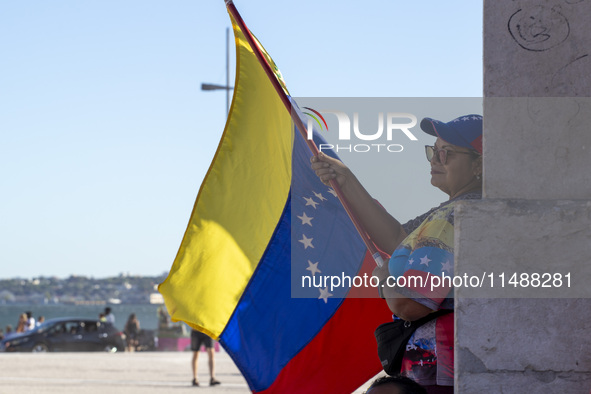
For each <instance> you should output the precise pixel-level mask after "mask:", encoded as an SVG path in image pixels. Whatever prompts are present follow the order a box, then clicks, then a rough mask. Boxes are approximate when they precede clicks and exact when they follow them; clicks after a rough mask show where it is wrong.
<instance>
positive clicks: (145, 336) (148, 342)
mask: <svg viewBox="0 0 591 394" xmlns="http://www.w3.org/2000/svg"><path fill="white" fill-rule="evenodd" d="M137 339H138V345H137V347H136V349H135V350H136V351H138V352H145V351H153V350H156V349H157V348H158V335H157V334H156V330H145V329H141V330H140V332H139V333H138V337H137Z"/></svg>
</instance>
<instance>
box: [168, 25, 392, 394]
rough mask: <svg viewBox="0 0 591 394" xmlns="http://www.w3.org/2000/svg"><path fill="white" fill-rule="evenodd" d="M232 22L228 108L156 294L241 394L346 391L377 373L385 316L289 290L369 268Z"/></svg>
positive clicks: (371, 303)
mask: <svg viewBox="0 0 591 394" xmlns="http://www.w3.org/2000/svg"><path fill="white" fill-rule="evenodd" d="M232 24H233V27H234V35H235V41H236V48H237V56H236V57H237V72H236V84H235V85H236V86H235V90H234V98H233V102H232V107H231V110H230V114H229V115H228V121H227V123H226V128H225V130H224V134H223V136H222V140H221V142H220V144H219V147H218V150H217V153H216V155H215V157H214V160H213V162H212V164H211V166H210V169H209V171H208V173H207V175H206V177H205V180H204V182H203V184H202V185H201V189H200V191H199V194H198V196H197V201H196V202H195V206H194V209H193V212H192V214H191V218H190V221H189V225H188V227H187V230H186V233H185V236H184V238H183V240H182V243H181V246H180V248H179V252H178V254H177V256H176V258H175V260H174V263H173V266H172V268H171V271H170V273H169V275H168V277H167V278H166V280H165V281H164V282H163V283H162V284H161V285H160V287H159V290H160V292H161V293H162V294H163V296H164V300H165V302H166V306H167V308H168V310H169V312H170V314H171V316H172V319H173V320H174V321H179V320H182V321H184V322H186V323H187V324H189V325H190V326H191V327H193V328H195V329H197V330H200V331H202V332H204V333H206V334H208V335H210V336H211V337H213V338H215V339H217V340H219V341H220V343H221V344H222V346H223V347H224V349H225V350H226V351H227V352H228V353H229V354H230V356H231V357H232V358H233V360H234V362H235V363H236V365H237V366H238V368H239V369H240V370H241V372H242V373H243V375H244V377H245V379H246V381H247V382H248V384H249V386H250V388H251V390H252V391H253V392H264V393H348V392H351V391H353V390H355V389H356V388H357V387H359V386H360V385H361V384H363V383H364V382H366V381H367V380H368V379H370V378H371V377H372V376H373V375H375V374H376V373H377V372H379V371H380V369H381V365H380V363H379V360H378V357H377V350H376V344H375V339H374V337H373V331H374V329H375V328H376V327H377V326H378V325H379V324H381V323H383V322H385V321H387V320H388V319H389V318H390V312H389V311H388V308H387V307H386V305H385V303H384V302H383V300H380V299H368V298H352V297H349V298H347V294H348V288H341V289H338V290H336V291H335V290H333V289H330V288H329V287H328V286H322V287H314V286H312V287H307V288H304V287H303V286H302V285H301V279H302V276H305V275H306V274H308V275H311V276H312V277H314V278H316V279H317V280H318V279H319V278H320V277H321V275H341V274H342V275H348V276H352V275H356V274H358V275H363V274H364V273H369V274H371V270H372V268H373V262H372V261H371V259H370V258H367V256H366V254H367V253H366V250H365V246H364V245H363V243H362V242H361V239H360V237H359V236H358V235H357V233H356V231H355V229H354V227H353V225H352V223H351V222H350V220H349V219H348V218H347V216H346V213H345V211H344V209H343V208H342V206H341V205H340V203H339V202H338V200H337V199H336V197H335V196H334V195H332V194H331V190H329V189H328V188H327V187H326V186H324V185H323V184H322V183H320V182H319V181H318V179H317V178H316V177H315V176H314V174H313V173H312V171H311V170H310V165H309V158H310V157H311V152H310V150H309V149H308V147H307V146H306V144H305V143H304V142H303V140H302V138H300V137H299V136H296V138H294V131H293V125H292V123H291V117H290V113H289V112H288V111H287V110H286V108H285V107H284V104H283V103H282V101H281V99H280V97H279V95H278V94H277V92H276V91H275V89H274V88H273V86H272V84H271V82H270V81H269V79H268V77H267V75H266V74H265V72H264V70H263V68H262V67H261V65H260V63H259V62H258V60H257V58H256V56H255V54H254V52H253V49H252V48H251V47H250V45H249V44H248V42H247V40H246V39H245V37H244V34H243V32H242V31H241V30H240V28H239V27H238V26H237V24H236V22H235V21H234V19H232ZM260 49H261V50H262V46H260ZM263 51H264V50H263ZM265 56H266V57H267V60H268V61H269V63H270V64H272V65H273V67H274V63H272V60H271V59H270V57H269V56H268V55H267V54H266V53H265ZM276 74H277V72H276ZM278 77H279V75H278ZM283 86H284V85H283ZM331 290H332V291H331Z"/></svg>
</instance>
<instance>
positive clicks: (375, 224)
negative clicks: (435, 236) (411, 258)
mask: <svg viewBox="0 0 591 394" xmlns="http://www.w3.org/2000/svg"><path fill="white" fill-rule="evenodd" d="M311 162H312V170H314V171H315V172H316V176H318V178H320V180H321V181H322V182H323V183H324V184H325V185H327V186H330V181H331V180H333V179H334V180H336V182H337V183H338V184H339V186H340V187H341V190H342V191H343V194H344V196H345V198H346V199H347V202H348V203H349V205H350V206H351V209H352V210H353V213H354V214H355V216H356V217H357V218H358V220H359V221H360V222H361V224H362V225H363V227H364V228H365V229H366V231H367V232H368V233H369V236H370V238H371V240H372V241H373V242H374V243H375V244H376V246H377V247H378V248H379V249H381V250H382V251H384V252H386V253H388V254H392V252H393V251H394V250H395V249H396V248H397V247H398V245H399V244H400V242H402V240H403V239H404V238H405V237H406V233H405V232H404V229H403V228H402V226H401V225H400V223H399V222H398V221H397V220H396V219H394V217H392V215H390V214H389V213H388V212H387V211H386V210H385V209H384V208H383V207H382V206H380V205H379V204H378V203H377V202H376V201H375V200H374V199H373V198H372V197H371V195H370V194H369V193H368V192H367V190H365V188H364V187H363V185H362V184H361V182H359V180H358V179H357V177H356V176H355V175H354V174H353V173H352V172H351V170H350V169H349V168H348V167H347V166H345V165H344V164H343V163H342V162H341V161H339V160H336V159H333V158H332V157H329V156H327V155H325V154H323V153H322V152H321V153H319V154H318V156H314V157H312V159H311Z"/></svg>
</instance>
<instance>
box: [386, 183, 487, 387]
mask: <svg viewBox="0 0 591 394" xmlns="http://www.w3.org/2000/svg"><path fill="white" fill-rule="evenodd" d="M480 198H482V195H481V193H479V192H478V193H466V194H463V195H461V196H458V197H456V198H454V199H452V200H449V201H446V202H444V203H442V204H441V205H440V206H439V207H437V208H433V209H431V210H430V211H429V212H427V213H425V214H423V215H421V216H418V217H417V218H415V219H413V220H410V221H409V222H407V223H405V224H404V225H403V228H404V230H405V231H406V233H407V234H409V235H408V236H407V237H406V238H405V239H404V241H402V243H401V244H400V246H399V247H398V248H397V249H396V250H395V251H394V253H393V254H392V257H391V258H390V262H389V265H388V268H389V271H390V274H391V275H392V276H394V277H397V279H398V280H397V283H398V284H399V285H400V286H403V287H397V292H398V293H400V294H402V295H404V296H406V297H408V298H411V299H413V300H415V301H417V302H418V303H420V304H422V305H425V306H427V307H429V308H430V309H433V310H438V309H453V294H451V292H452V291H453V290H452V288H451V286H447V285H439V286H431V284H439V283H445V282H444V281H442V282H438V281H437V280H434V279H433V278H432V277H433V276H438V277H442V275H445V276H447V277H452V278H453V275H454V207H455V205H456V204H455V203H456V202H458V201H462V200H475V199H480ZM394 318H395V319H397V317H396V316H394ZM453 325H454V314H453V313H449V314H447V315H444V316H441V317H438V318H437V319H434V320H431V321H430V322H428V323H426V324H424V325H423V326H421V327H419V328H418V329H417V330H416V331H415V333H414V334H413V336H412V337H411V338H410V340H409V341H408V344H407V347H406V353H405V356H404V359H403V362H402V371H401V372H402V374H404V375H406V376H408V377H410V378H411V379H413V380H415V381H416V382H418V383H419V384H421V385H435V384H437V385H441V386H453V384H454V368H453V362H454V359H453V353H454V348H453V341H454V330H453Z"/></svg>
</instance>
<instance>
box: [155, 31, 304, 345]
mask: <svg viewBox="0 0 591 394" xmlns="http://www.w3.org/2000/svg"><path fill="white" fill-rule="evenodd" d="M232 25H233V27H234V35H235V38H236V49H237V50H236V59H237V60H236V68H237V73H236V83H235V85H236V86H235V90H234V97H233V101H232V107H231V110H230V114H229V116H228V121H227V123H226V128H225V130H224V134H223V136H222V140H221V142H220V145H219V146H218V150H217V152H216V155H215V157H214V160H213V162H212V164H211V166H210V168H209V171H208V173H207V175H206V177H205V180H204V181H203V184H202V185H201V189H200V190H199V194H198V196H197V201H196V202H195V206H194V208H193V212H192V214H191V219H190V221H189V225H188V227H187V230H186V232H185V236H184V238H183V241H182V243H181V246H180V249H179V251H178V254H177V256H176V258H175V260H174V263H173V266H172V268H171V271H170V274H169V275H168V277H167V278H166V280H165V281H164V282H163V283H162V284H161V285H160V286H159V290H160V292H161V293H162V295H163V296H164V300H165V303H166V306H167V308H168V310H169V313H170V314H171V317H172V320H173V321H179V320H182V321H185V322H186V323H188V324H189V325H190V326H191V327H193V328H196V329H198V330H200V331H203V332H205V333H207V334H208V335H210V336H212V337H213V338H218V337H219V335H220V334H221V332H222V331H223V329H224V327H225V325H226V323H227V322H228V320H229V319H230V317H231V315H232V313H233V311H234V309H235V307H236V305H237V303H238V301H239V299H240V296H241V295H242V293H243V291H244V289H245V287H246V285H247V284H248V282H249V280H250V277H251V276H252V274H253V272H254V270H255V268H256V266H257V264H258V262H259V260H260V259H261V257H262V255H263V253H264V251H265V249H266V246H267V244H268V242H269V240H270V238H271V236H272V235H273V232H274V230H275V227H276V225H277V223H278V221H279V218H280V216H281V213H282V211H283V208H284V206H285V203H286V201H287V198H288V195H289V188H290V181H291V149H292V139H293V133H292V131H291V119H290V114H289V112H288V111H287V110H286V109H285V107H284V105H283V103H282V102H281V99H280V98H279V96H278V94H277V93H276V91H275V90H274V88H273V86H272V84H271V82H270V81H269V80H268V77H267V75H266V74H265V72H264V70H263V69H262V67H261V65H260V64H259V62H258V60H257V58H256V56H255V54H254V53H253V51H252V49H251V48H250V46H249V44H248V43H247V41H246V39H245V38H244V35H243V33H242V32H241V31H240V29H239V27H238V26H237V24H236V23H235V21H234V20H233V19H232Z"/></svg>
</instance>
